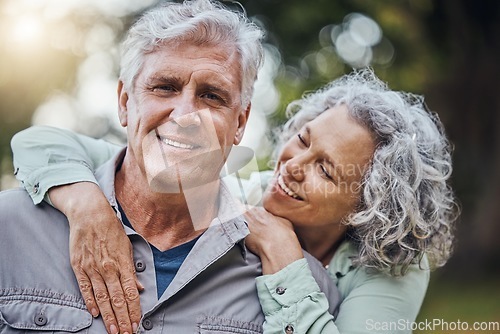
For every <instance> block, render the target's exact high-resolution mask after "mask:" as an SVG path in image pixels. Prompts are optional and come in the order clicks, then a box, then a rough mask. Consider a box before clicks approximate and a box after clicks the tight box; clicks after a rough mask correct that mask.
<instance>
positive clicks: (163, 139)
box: [161, 138, 194, 150]
mask: <svg viewBox="0 0 500 334" xmlns="http://www.w3.org/2000/svg"><path fill="white" fill-rule="evenodd" d="M161 141H162V142H164V143H165V144H167V145H169V146H173V147H178V148H185V149H188V150H191V149H193V148H194V146H193V145H188V144H183V143H179V142H177V141H175V140H171V139H168V138H162V140H161Z"/></svg>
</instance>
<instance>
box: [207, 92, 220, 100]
mask: <svg viewBox="0 0 500 334" xmlns="http://www.w3.org/2000/svg"><path fill="white" fill-rule="evenodd" d="M202 97H204V98H206V99H209V100H214V101H222V98H221V97H220V96H219V95H217V94H213V93H204V94H202Z"/></svg>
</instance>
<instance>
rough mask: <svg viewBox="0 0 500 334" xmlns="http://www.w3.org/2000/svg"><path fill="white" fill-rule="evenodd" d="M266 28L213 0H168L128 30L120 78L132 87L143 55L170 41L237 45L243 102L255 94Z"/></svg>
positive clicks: (129, 87) (221, 45)
mask: <svg viewBox="0 0 500 334" xmlns="http://www.w3.org/2000/svg"><path fill="white" fill-rule="evenodd" d="M262 38H263V31H262V30H261V29H260V28H259V27H257V26H256V25H255V24H254V23H252V22H251V21H250V20H249V19H248V18H247V17H246V15H245V14H244V13H240V12H236V11H232V10H229V9H228V8H226V7H224V6H223V5H222V4H220V3H218V2H215V1H212V0H192V1H184V2H183V3H175V2H167V3H164V4H162V5H160V6H158V7H155V8H153V9H151V10H149V11H147V12H146V13H144V14H143V15H142V16H141V18H140V19H139V20H138V21H137V22H136V23H135V24H134V25H132V27H131V28H130V29H129V31H128V33H127V36H126V38H125V40H124V41H123V43H122V49H121V63H120V80H121V81H122V82H123V83H124V85H125V87H126V88H128V89H133V87H134V86H133V85H134V81H135V79H136V77H137V75H138V74H139V72H140V70H141V68H142V65H143V62H144V55H145V54H148V53H151V52H154V51H156V50H157V49H158V48H159V47H161V46H162V45H165V44H167V43H176V42H184V41H189V42H192V43H195V44H196V45H204V44H205V45H220V47H221V48H225V47H228V46H234V47H235V48H236V50H237V52H238V53H239V56H240V65H241V69H242V73H241V74H242V87H241V89H242V92H241V93H242V104H243V105H244V106H246V105H247V104H248V103H249V102H250V100H251V97H252V94H253V86H254V83H255V80H256V79H257V72H258V71H259V69H260V67H261V66H262V61H263V48H262Z"/></svg>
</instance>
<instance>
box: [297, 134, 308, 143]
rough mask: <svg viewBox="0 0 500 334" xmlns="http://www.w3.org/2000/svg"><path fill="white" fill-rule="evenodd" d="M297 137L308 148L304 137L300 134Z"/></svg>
mask: <svg viewBox="0 0 500 334" xmlns="http://www.w3.org/2000/svg"><path fill="white" fill-rule="evenodd" d="M297 137H298V138H299V140H300V142H301V143H302V144H303V145H304V146H307V143H306V141H305V140H304V137H302V135H301V134H300V133H299V134H298V135H297Z"/></svg>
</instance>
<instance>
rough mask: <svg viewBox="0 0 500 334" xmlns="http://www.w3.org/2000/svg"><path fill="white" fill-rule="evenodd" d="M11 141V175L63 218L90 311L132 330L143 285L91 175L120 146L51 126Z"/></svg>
mask: <svg viewBox="0 0 500 334" xmlns="http://www.w3.org/2000/svg"><path fill="white" fill-rule="evenodd" d="M11 146H12V151H13V153H14V166H15V170H16V177H17V178H18V179H19V180H20V181H21V182H22V184H23V186H24V187H25V188H26V189H27V190H28V192H29V193H30V195H31V197H32V199H33V201H34V202H35V204H38V203H40V202H41V201H42V199H44V198H45V199H47V200H48V198H49V197H50V200H51V201H52V204H53V205H54V207H55V208H57V209H58V210H60V211H61V212H62V213H64V214H65V215H66V216H67V217H68V221H69V224H70V260H71V266H72V268H73V271H74V272H75V276H76V279H77V281H78V284H79V287H80V291H81V293H82V297H83V299H84V300H85V304H86V306H87V308H88V310H89V312H91V314H92V315H93V316H98V315H99V313H100V314H101V316H102V318H103V320H104V323H105V325H106V328H107V329H108V332H110V333H119V332H120V333H125V332H128V333H132V331H134V332H135V330H136V329H137V324H138V323H139V321H140V317H141V309H140V302H139V293H138V290H142V285H141V284H140V283H139V282H138V280H137V278H136V276H135V270H134V266H133V261H132V258H133V257H132V247H131V244H130V241H129V239H128V237H127V236H126V234H125V233H124V230H123V226H122V224H121V222H120V221H119V220H118V218H117V216H116V213H115V211H114V210H113V208H112V207H111V206H110V205H109V202H108V201H107V199H106V197H105V196H104V194H103V193H102V191H101V190H100V189H99V187H98V185H97V181H96V179H95V177H94V175H93V172H94V171H95V170H96V169H97V168H98V167H99V166H100V165H102V164H103V163H104V162H106V161H107V160H109V159H110V158H111V157H112V156H113V155H114V154H116V153H117V152H118V151H119V150H120V147H119V146H117V145H113V144H110V143H107V142H105V141H103V140H96V139H93V138H90V137H86V136H82V135H78V134H76V133H73V132H71V131H67V130H62V129H57V128H52V127H32V128H29V129H26V130H24V131H21V132H19V133H18V134H16V135H15V136H14V138H13V139H12V142H11ZM47 194H48V196H47ZM89 254H92V256H88V255H89Z"/></svg>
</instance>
